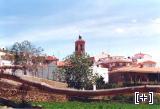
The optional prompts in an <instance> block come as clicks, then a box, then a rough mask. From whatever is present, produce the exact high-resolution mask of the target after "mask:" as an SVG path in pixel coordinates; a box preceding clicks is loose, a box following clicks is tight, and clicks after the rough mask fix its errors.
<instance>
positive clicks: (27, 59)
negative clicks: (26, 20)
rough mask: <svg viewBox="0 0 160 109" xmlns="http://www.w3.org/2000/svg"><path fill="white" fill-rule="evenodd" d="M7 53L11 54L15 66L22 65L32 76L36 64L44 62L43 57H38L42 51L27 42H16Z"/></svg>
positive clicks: (35, 69)
mask: <svg viewBox="0 0 160 109" xmlns="http://www.w3.org/2000/svg"><path fill="white" fill-rule="evenodd" d="M8 51H10V52H11V53H12V54H13V56H14V57H13V62H14V64H15V65H22V66H24V67H25V68H26V69H27V70H29V71H31V72H33V73H34V74H36V72H37V67H38V64H39V63H40V62H43V61H44V57H42V56H40V54H41V53H42V51H43V49H42V48H41V47H35V46H34V45H33V44H32V43H31V42H29V41H23V42H20V43H19V42H16V43H14V44H13V45H12V46H11V47H10V48H9V49H8Z"/></svg>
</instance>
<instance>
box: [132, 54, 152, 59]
mask: <svg viewBox="0 0 160 109" xmlns="http://www.w3.org/2000/svg"><path fill="white" fill-rule="evenodd" d="M146 55H148V54H144V53H137V54H135V55H134V57H135V58H144V56H146ZM148 56H150V55H148Z"/></svg>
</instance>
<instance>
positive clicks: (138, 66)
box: [75, 36, 160, 84]
mask: <svg viewBox="0 0 160 109" xmlns="http://www.w3.org/2000/svg"><path fill="white" fill-rule="evenodd" d="M85 44H86V43H85V40H83V39H82V37H81V36H79V39H78V40H77V41H75V52H76V53H77V54H78V55H80V54H82V53H85ZM91 59H92V61H93V63H94V64H93V65H94V67H95V66H96V67H97V68H101V69H105V70H103V73H104V74H102V75H103V76H102V77H103V78H105V77H104V76H107V78H108V80H107V82H109V83H116V84H158V83H160V68H159V67H156V61H154V60H152V57H151V56H150V55H148V54H144V53H137V54H135V55H134V56H131V57H125V56H111V55H110V54H107V53H104V52H102V54H100V55H98V56H93V57H91ZM104 71H105V72H104ZM105 73H106V74H105ZM99 74H101V71H100V72H99Z"/></svg>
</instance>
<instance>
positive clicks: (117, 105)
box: [33, 102, 160, 109]
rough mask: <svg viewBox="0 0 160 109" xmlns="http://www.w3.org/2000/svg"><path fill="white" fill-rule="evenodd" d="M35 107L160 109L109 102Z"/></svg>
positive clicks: (69, 103)
mask: <svg viewBox="0 0 160 109" xmlns="http://www.w3.org/2000/svg"><path fill="white" fill-rule="evenodd" d="M33 105H35V106H42V107H43V108H44V109H159V107H160V105H158V104H154V105H148V104H140V105H135V104H129V103H107V102H88V103H84V102H65V103H53V102H52V103H51V102H50V103H49V102H39V103H38V102H37V103H33Z"/></svg>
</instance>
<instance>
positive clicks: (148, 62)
mask: <svg viewBox="0 0 160 109" xmlns="http://www.w3.org/2000/svg"><path fill="white" fill-rule="evenodd" d="M146 63H147V64H156V62H155V61H151V60H147V61H144V62H143V64H146Z"/></svg>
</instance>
